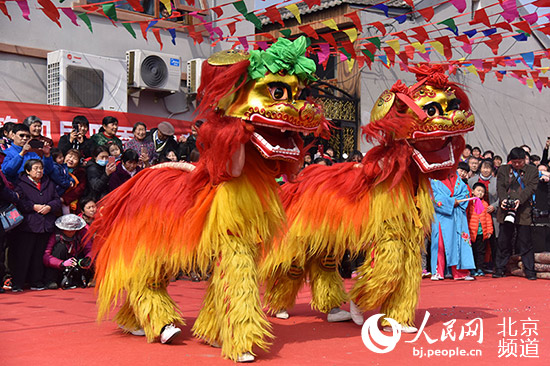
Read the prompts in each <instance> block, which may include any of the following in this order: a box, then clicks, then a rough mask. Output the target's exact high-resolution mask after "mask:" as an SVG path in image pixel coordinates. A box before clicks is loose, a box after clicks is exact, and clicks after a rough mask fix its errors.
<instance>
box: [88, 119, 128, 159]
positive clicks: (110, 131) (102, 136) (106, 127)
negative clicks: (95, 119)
mask: <svg viewBox="0 0 550 366" xmlns="http://www.w3.org/2000/svg"><path fill="white" fill-rule="evenodd" d="M117 131H118V119H116V118H115V117H112V116H107V117H104V118H103V120H102V121H101V128H100V129H99V132H98V133H96V134H94V135H93V136H92V137H90V140H91V141H92V142H93V144H94V151H95V146H104V145H107V144H108V143H109V142H112V143H114V144H117V145H118V147H119V148H120V150H122V141H120V139H119V138H118V137H117V136H116V133H117Z"/></svg>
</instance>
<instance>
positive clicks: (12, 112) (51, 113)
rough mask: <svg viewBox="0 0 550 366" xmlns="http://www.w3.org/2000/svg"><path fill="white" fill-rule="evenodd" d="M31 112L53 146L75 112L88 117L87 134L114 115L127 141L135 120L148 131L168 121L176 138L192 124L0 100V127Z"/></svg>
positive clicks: (69, 129) (119, 132) (69, 123)
mask: <svg viewBox="0 0 550 366" xmlns="http://www.w3.org/2000/svg"><path fill="white" fill-rule="evenodd" d="M33 115H34V116H37V117H38V118H40V119H41V120H42V134H43V135H44V136H47V137H49V138H51V139H52V140H53V141H54V143H55V144H56V145H57V142H58V141H59V138H60V137H61V136H62V135H64V134H68V133H70V132H71V130H72V121H73V118H74V117H75V116H78V115H82V116H86V118H88V121H89V122H90V132H89V133H90V136H91V135H93V134H94V133H97V132H98V131H99V128H100V127H101V120H102V119H103V117H105V116H113V117H115V118H116V119H118V132H117V136H118V137H119V138H120V139H121V140H122V141H127V140H130V139H132V138H133V137H134V135H133V134H132V127H133V126H134V124H135V123H136V122H143V123H145V125H146V126H147V129H148V130H150V129H152V128H156V127H157V125H158V124H159V123H160V122H162V121H168V122H170V123H171V124H172V125H173V126H174V128H175V130H176V133H175V137H176V139H177V138H178V137H179V135H181V134H189V132H190V131H191V125H192V122H191V121H184V120H180V119H171V118H161V117H154V116H146V115H143V114H134V113H123V112H110V111H104V110H99V109H88V108H76V107H59V106H55V105H46V104H31V103H18V102H8V101H0V126H2V125H4V123H6V122H14V123H22V122H23V120H25V118H27V117H28V116H33Z"/></svg>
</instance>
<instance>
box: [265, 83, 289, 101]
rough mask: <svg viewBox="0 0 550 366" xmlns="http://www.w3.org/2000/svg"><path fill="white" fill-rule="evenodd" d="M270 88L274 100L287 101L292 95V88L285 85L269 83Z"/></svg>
mask: <svg viewBox="0 0 550 366" xmlns="http://www.w3.org/2000/svg"><path fill="white" fill-rule="evenodd" d="M268 88H269V93H270V94H271V97H272V98H273V100H287V99H288V97H289V95H290V86H288V85H287V84H285V83H269V84H268Z"/></svg>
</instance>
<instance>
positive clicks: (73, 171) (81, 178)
mask: <svg viewBox="0 0 550 366" xmlns="http://www.w3.org/2000/svg"><path fill="white" fill-rule="evenodd" d="M81 156H82V155H81V153H80V151H79V150H76V149H70V150H69V151H67V155H66V156H65V165H66V166H67V168H68V170H69V175H70V176H71V178H73V179H74V185H73V186H72V187H70V188H68V189H67V190H66V191H65V193H64V194H63V195H62V196H61V202H62V203H63V206H62V210H63V214H64V215H66V214H69V213H74V214H76V213H77V209H78V200H79V199H80V197H82V195H83V194H84V191H85V190H86V169H85V168H84V167H82V166H81V165H80V158H81Z"/></svg>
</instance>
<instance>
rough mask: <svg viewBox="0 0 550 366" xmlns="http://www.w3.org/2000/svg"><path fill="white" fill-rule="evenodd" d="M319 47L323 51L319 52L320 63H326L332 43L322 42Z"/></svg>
mask: <svg viewBox="0 0 550 366" xmlns="http://www.w3.org/2000/svg"><path fill="white" fill-rule="evenodd" d="M319 47H320V48H321V51H319V52H318V53H317V57H318V58H319V63H320V64H324V63H325V62H326V61H327V60H328V57H329V56H330V45H329V44H328V43H320V44H319Z"/></svg>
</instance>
